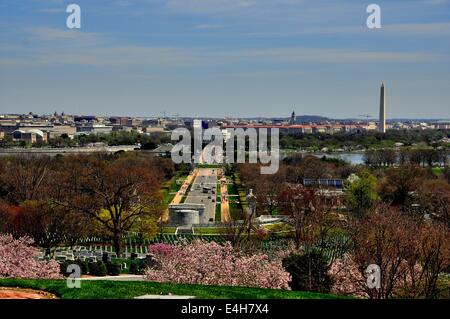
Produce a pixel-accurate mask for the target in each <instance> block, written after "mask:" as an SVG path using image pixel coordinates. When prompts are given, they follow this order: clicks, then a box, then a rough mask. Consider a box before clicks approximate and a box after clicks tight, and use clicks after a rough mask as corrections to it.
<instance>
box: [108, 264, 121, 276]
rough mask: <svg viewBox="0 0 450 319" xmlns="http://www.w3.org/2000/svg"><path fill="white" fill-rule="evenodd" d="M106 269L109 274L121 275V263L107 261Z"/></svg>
mask: <svg viewBox="0 0 450 319" xmlns="http://www.w3.org/2000/svg"><path fill="white" fill-rule="evenodd" d="M105 266H106V270H107V273H108V275H109V276H119V275H120V265H117V264H115V263H112V262H107V263H106V264H105Z"/></svg>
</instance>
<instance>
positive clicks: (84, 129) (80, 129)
mask: <svg viewBox="0 0 450 319" xmlns="http://www.w3.org/2000/svg"><path fill="white" fill-rule="evenodd" d="M112 129H113V127H112V126H110V125H104V124H94V123H92V122H90V123H83V124H78V125H77V134H78V135H80V134H108V133H111V132H112Z"/></svg>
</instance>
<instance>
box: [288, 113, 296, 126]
mask: <svg viewBox="0 0 450 319" xmlns="http://www.w3.org/2000/svg"><path fill="white" fill-rule="evenodd" d="M296 123H297V117H296V116H295V112H294V111H292V114H291V120H290V121H289V124H291V125H294V124H296Z"/></svg>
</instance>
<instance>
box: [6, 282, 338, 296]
mask: <svg viewBox="0 0 450 319" xmlns="http://www.w3.org/2000/svg"><path fill="white" fill-rule="evenodd" d="M81 285H82V286H81V287H82V288H81V289H71V288H68V287H67V284H66V281H65V280H30V279H0V286H4V287H21V288H30V289H38V290H44V291H47V292H50V293H54V294H56V295H57V296H59V297H60V298H63V299H133V298H134V297H137V296H142V295H146V294H156V295H168V294H169V293H171V294H174V295H182V296H195V297H196V298H197V299H218V298H219V299H256V298H258V299H336V298H345V297H342V296H336V295H331V294H319V293H313V292H304V291H287V290H276V289H260V288H247V287H226V286H204V285H185V284H172V283H157V282H145V281H141V282H140V281H111V280H103V281H83V282H82V283H81Z"/></svg>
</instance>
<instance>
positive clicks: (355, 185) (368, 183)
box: [344, 172, 379, 217]
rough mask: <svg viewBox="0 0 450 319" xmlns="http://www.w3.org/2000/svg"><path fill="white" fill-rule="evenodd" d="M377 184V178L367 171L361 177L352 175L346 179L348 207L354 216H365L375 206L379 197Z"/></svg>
mask: <svg viewBox="0 0 450 319" xmlns="http://www.w3.org/2000/svg"><path fill="white" fill-rule="evenodd" d="M376 186H377V180H376V178H375V177H374V176H373V175H371V174H370V173H367V172H363V173H362V174H361V177H359V176H357V175H351V176H350V177H349V178H348V179H347V180H346V181H345V183H344V187H345V194H346V202H347V207H348V209H349V210H350V211H351V212H352V213H353V215H354V216H358V217H363V216H365V215H366V214H367V213H368V212H369V211H370V210H372V209H373V208H374V207H375V204H376V203H377V201H378V199H379V196H378V194H377V192H376Z"/></svg>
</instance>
